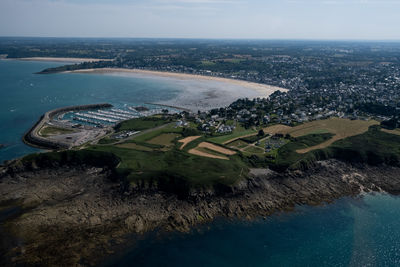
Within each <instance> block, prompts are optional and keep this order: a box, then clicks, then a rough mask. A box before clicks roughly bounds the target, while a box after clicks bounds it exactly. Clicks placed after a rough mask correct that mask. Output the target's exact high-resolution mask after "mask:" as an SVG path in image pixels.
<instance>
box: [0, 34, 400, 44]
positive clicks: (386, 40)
mask: <svg viewBox="0 0 400 267" xmlns="http://www.w3.org/2000/svg"><path fill="white" fill-rule="evenodd" d="M0 38H10V39H11V38H16V39H18V38H37V39H137V40H140V39H142V40H143V39H144V40H146V39H147V40H215V41H217V40H224V41H225V40H226V41H317V42H318V41H332V42H334V41H339V42H400V39H346V38H336V39H334V38H230V37H225V38H216V37H101V36H97V37H84V36H29V35H26V36H7V35H4V36H3V35H0Z"/></svg>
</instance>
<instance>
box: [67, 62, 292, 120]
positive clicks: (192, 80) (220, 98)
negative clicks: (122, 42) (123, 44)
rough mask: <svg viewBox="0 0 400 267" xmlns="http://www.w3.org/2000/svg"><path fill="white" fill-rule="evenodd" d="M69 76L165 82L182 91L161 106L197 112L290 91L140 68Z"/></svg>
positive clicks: (99, 70)
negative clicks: (128, 78) (130, 78)
mask: <svg viewBox="0 0 400 267" xmlns="http://www.w3.org/2000/svg"><path fill="white" fill-rule="evenodd" d="M68 73H88V74H104V75H114V76H125V77H137V78H151V79H158V80H160V79H161V80H162V81H163V82H164V81H165V82H167V83H173V84H174V85H176V86H177V88H178V89H180V90H181V92H180V93H179V94H178V95H177V97H175V98H174V99H171V100H168V101H161V102H158V103H159V104H164V105H170V106H176V107H181V108H186V109H190V110H192V111H194V112H196V111H197V110H201V111H203V110H210V109H213V108H219V107H224V106H228V105H229V104H231V103H232V102H234V101H235V100H237V99H239V98H250V99H253V98H257V97H261V98H263V97H264V98H266V97H268V96H269V95H271V94H272V93H274V92H275V91H278V90H279V91H282V92H286V91H287V89H284V88H279V87H276V86H271V85H266V84H259V83H253V82H247V81H242V80H235V79H226V78H220V77H212V76H201V75H193V74H184V73H172V72H160V71H149V70H138V69H120V68H103V69H86V70H76V71H69V72H68Z"/></svg>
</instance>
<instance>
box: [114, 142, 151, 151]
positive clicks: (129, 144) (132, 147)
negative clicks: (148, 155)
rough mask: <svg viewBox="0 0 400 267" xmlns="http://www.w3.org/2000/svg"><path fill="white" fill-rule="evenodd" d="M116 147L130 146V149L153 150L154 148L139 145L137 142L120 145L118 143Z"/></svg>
mask: <svg viewBox="0 0 400 267" xmlns="http://www.w3.org/2000/svg"><path fill="white" fill-rule="evenodd" d="M116 147H120V148H129V149H135V150H140V151H153V149H151V148H150V147H146V146H141V145H137V144H135V143H124V144H119V145H116Z"/></svg>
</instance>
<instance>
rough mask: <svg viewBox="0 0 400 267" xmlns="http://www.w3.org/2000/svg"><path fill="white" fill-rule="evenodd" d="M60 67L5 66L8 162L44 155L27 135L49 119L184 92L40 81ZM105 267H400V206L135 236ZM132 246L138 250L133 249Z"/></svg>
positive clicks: (330, 210) (0, 127)
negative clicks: (74, 109) (63, 111)
mask: <svg viewBox="0 0 400 267" xmlns="http://www.w3.org/2000/svg"><path fill="white" fill-rule="evenodd" d="M62 64H63V63H59V62H57V63H56V62H35V61H15V60H0V144H4V145H5V147H3V148H0V162H4V161H6V160H11V159H14V158H18V157H21V156H24V155H26V154H29V153H34V152H39V150H38V149H35V148H31V147H29V146H27V145H25V144H24V143H23V142H22V141H21V137H22V135H23V134H24V133H25V132H26V131H27V130H29V128H30V127H31V126H32V125H33V124H34V123H35V122H36V121H37V120H38V118H39V117H40V116H41V115H42V114H43V113H45V112H46V111H48V110H50V109H53V108H57V107H63V106H69V105H77V104H93V103H103V102H107V103H111V104H113V105H115V106H117V107H120V106H123V105H141V104H143V103H147V102H157V101H164V100H170V99H173V98H175V97H177V96H178V95H179V93H180V92H181V91H182V88H181V87H180V86H181V85H179V84H174V83H173V81H171V80H168V81H167V80H165V81H164V80H163V79H151V78H146V77H129V76H113V75H101V74H52V75H38V74H34V73H36V72H38V71H40V70H42V69H44V68H48V67H55V66H58V65H62ZM134 238H135V242H128V243H129V244H130V245H128V246H127V247H124V248H121V249H118V252H116V253H115V254H114V255H112V256H110V257H109V258H107V259H106V260H104V261H103V262H102V265H103V266H400V198H399V197H395V196H390V195H387V194H364V195H361V196H359V197H356V198H347V197H345V198H341V199H338V200H337V201H335V202H333V203H329V204H328V203H325V204H322V205H320V206H299V207H296V208H295V209H294V211H292V212H282V213H277V214H274V215H272V216H270V217H267V218H259V219H255V220H253V221H242V220H232V219H229V220H228V219H223V218H220V219H217V220H216V221H214V222H212V223H208V224H205V225H201V226H198V227H195V228H193V230H192V231H191V232H189V233H178V232H172V233H171V232H169V233H165V232H163V231H154V232H151V233H148V234H145V235H143V236H135V237H134ZM131 243H132V244H131Z"/></svg>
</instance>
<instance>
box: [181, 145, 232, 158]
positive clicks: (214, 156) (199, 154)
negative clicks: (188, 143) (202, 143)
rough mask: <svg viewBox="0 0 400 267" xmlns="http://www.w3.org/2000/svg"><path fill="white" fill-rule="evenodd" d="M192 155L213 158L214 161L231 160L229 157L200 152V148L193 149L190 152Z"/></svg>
mask: <svg viewBox="0 0 400 267" xmlns="http://www.w3.org/2000/svg"><path fill="white" fill-rule="evenodd" d="M189 153H190V154H193V155H197V156H201V157H207V158H212V159H225V160H229V159H228V157H225V156H217V155H215V154H210V153H207V152H205V151H202V150H199V149H198V148H192V149H190V150H189Z"/></svg>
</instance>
